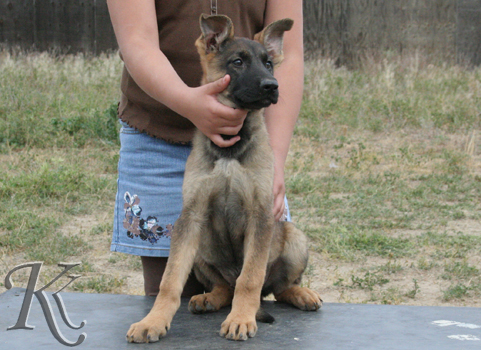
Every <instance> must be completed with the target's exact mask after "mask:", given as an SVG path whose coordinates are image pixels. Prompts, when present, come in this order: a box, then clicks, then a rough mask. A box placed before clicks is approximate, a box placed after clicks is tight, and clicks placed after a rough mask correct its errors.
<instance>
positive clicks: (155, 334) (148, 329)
mask: <svg viewBox="0 0 481 350" xmlns="http://www.w3.org/2000/svg"><path fill="white" fill-rule="evenodd" d="M169 329H170V322H167V320H164V319H162V317H149V315H147V316H146V317H145V318H144V319H143V320H142V321H140V322H137V323H134V324H132V325H131V326H130V329H129V331H128V332H127V335H126V338H127V341H128V342H129V343H155V342H157V341H159V339H160V338H162V337H164V336H165V335H166V334H167V331H168V330H169Z"/></svg>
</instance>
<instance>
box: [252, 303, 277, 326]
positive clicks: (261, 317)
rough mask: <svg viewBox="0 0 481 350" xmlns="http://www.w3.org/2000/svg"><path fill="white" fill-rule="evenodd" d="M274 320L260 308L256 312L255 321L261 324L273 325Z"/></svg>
mask: <svg viewBox="0 0 481 350" xmlns="http://www.w3.org/2000/svg"><path fill="white" fill-rule="evenodd" d="M275 320H276V319H275V318H274V317H272V316H271V314H269V313H268V312H267V311H266V310H264V309H263V308H262V306H261V307H260V308H259V310H257V313H256V321H259V322H262V323H274V321H275Z"/></svg>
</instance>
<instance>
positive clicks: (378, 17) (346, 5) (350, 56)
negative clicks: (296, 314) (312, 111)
mask: <svg viewBox="0 0 481 350" xmlns="http://www.w3.org/2000/svg"><path fill="white" fill-rule="evenodd" d="M303 6H304V41H305V49H306V55H307V56H308V57H309V56H318V55H322V56H329V57H331V58H333V59H335V60H336V61H337V63H338V64H340V65H344V64H353V63H355V62H356V61H358V60H359V59H362V57H364V56H366V55H375V54H376V53H380V52H385V51H392V52H396V53H400V54H404V53H412V52H413V51H422V52H423V53H424V54H425V55H427V56H429V57H431V59H432V60H439V61H449V62H456V61H457V62H458V63H459V62H464V63H470V64H473V65H479V64H481V0H304V5H303ZM0 43H3V44H4V45H6V46H8V47H20V48H22V49H33V50H39V51H44V50H51V51H52V50H56V51H59V52H60V53H76V52H86V53H93V54H99V53H101V52H104V51H108V50H115V49H116V48H117V43H116V40H115V35H114V32H113V29H112V26H111V23H110V19H109V15H108V10H107V5H106V2H105V0H69V1H65V0H0Z"/></svg>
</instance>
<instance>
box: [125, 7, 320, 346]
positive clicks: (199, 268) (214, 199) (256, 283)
mask: <svg viewBox="0 0 481 350" xmlns="http://www.w3.org/2000/svg"><path fill="white" fill-rule="evenodd" d="M292 24H293V21H292V20H291V19H283V20H280V21H277V22H274V23H272V24H270V25H269V26H267V27H266V28H265V29H264V30H263V31H262V32H260V33H258V34H257V35H256V36H255V38H254V40H248V39H245V38H236V37H234V28H233V25H232V22H231V20H230V19H229V18H228V17H226V16H206V15H202V16H201V18H200V26H201V30H202V35H201V36H200V38H199V39H198V40H197V42H196V47H197V49H198V51H199V54H200V59H201V64H202V68H203V72H204V76H203V79H202V83H203V84H205V83H209V82H213V81H215V80H217V79H220V78H222V77H223V76H224V75H226V74H229V75H230V77H231V82H230V84H229V86H228V88H227V89H226V90H225V91H224V92H223V93H221V94H220V95H219V101H220V102H221V103H223V104H225V105H228V106H231V107H234V108H241V109H245V110H248V111H249V112H248V114H247V117H246V119H245V121H244V125H243V127H242V129H241V130H240V132H239V135H240V137H241V139H240V141H238V142H237V143H236V144H234V145H233V146H231V147H228V148H220V147H218V146H216V145H215V144H214V143H213V142H212V141H211V140H210V139H209V138H207V137H206V136H205V135H204V134H202V133H201V132H199V131H198V132H197V133H196V135H195V137H194V141H193V149H192V153H191V155H190V156H189V158H188V160H187V165H186V171H185V178H184V184H183V201H184V206H183V209H182V213H181V216H180V217H179V219H178V220H177V222H176V223H175V227H174V233H173V235H172V242H171V251H170V257H169V260H168V263H167V267H166V271H165V273H164V276H163V277H162V282H161V284H160V292H159V295H158V296H157V299H156V300H155V303H154V306H153V307H152V310H151V311H150V313H149V314H148V315H147V316H146V317H145V318H144V319H143V320H142V321H140V322H138V323H134V324H133V325H132V326H131V327H130V329H129V331H128V333H127V340H128V341H129V342H136V343H141V342H156V341H158V340H159V339H160V338H161V337H163V336H165V334H166V333H167V331H168V330H169V328H170V323H171V321H172V318H173V316H174V314H175V312H176V311H177V309H178V308H179V306H180V295H181V293H182V289H183V287H184V284H185V282H186V280H187V277H188V275H189V273H190V272H191V270H192V267H193V268H194V272H195V275H196V277H197V279H198V280H199V281H200V282H202V283H203V284H204V286H205V287H206V289H207V290H208V291H209V292H208V293H206V294H200V295H196V296H194V297H192V299H191V300H190V303H189V310H190V311H191V312H193V313H203V312H210V311H217V310H219V309H220V308H221V307H224V306H228V305H230V304H232V310H231V312H230V314H229V315H228V316H227V319H226V320H225V321H224V322H223V323H222V326H221V329H220V335H221V336H222V337H226V338H227V339H232V340H246V339H247V338H248V337H253V336H254V335H255V334H256V332H257V324H256V314H258V319H259V320H261V319H260V318H264V321H269V320H268V319H267V318H269V317H268V316H270V315H267V316H266V314H265V313H262V312H259V310H260V301H261V295H262V296H265V295H268V294H270V293H273V294H274V296H275V298H276V299H277V300H278V301H281V302H286V303H290V304H292V305H294V306H296V307H298V308H299V309H301V310H317V309H319V308H320V307H321V305H322V300H321V298H320V296H319V294H318V293H317V292H314V291H312V290H310V289H308V288H305V287H301V286H300V281H301V276H302V274H303V272H304V270H305V268H306V266H307V258H308V250H307V239H306V237H305V236H304V234H303V233H302V232H301V231H299V230H298V229H296V228H295V227H294V225H293V224H291V223H289V222H275V219H274V215H273V213H272V207H273V194H272V188H273V176H274V156H273V152H272V149H271V148H270V145H269V138H268V134H267V130H266V127H265V124H264V116H263V109H264V108H265V107H268V106H269V105H270V104H272V103H276V102H277V99H278V95H279V94H278V89H277V88H278V84H277V81H276V79H275V78H274V76H273V69H274V68H275V67H276V66H277V65H279V64H280V63H281V61H282V58H283V56H282V43H283V34H284V31H287V30H290V29H291V27H292ZM225 137H227V136H225ZM270 321H273V319H272V318H271V319H270Z"/></svg>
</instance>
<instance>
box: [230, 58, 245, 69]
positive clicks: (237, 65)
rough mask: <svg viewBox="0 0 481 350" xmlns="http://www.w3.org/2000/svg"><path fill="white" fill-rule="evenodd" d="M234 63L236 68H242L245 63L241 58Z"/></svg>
mask: <svg viewBox="0 0 481 350" xmlns="http://www.w3.org/2000/svg"><path fill="white" fill-rule="evenodd" d="M232 63H233V64H234V66H236V67H241V66H242V64H243V63H244V62H242V60H241V59H240V58H238V59H236V60H234V61H233V62H232Z"/></svg>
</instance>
